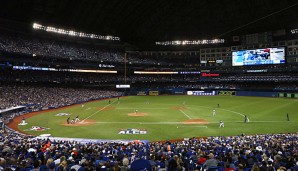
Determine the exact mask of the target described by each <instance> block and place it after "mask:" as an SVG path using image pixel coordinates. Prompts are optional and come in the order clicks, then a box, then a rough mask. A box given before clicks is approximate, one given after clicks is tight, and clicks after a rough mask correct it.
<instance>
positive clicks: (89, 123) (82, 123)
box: [62, 119, 96, 126]
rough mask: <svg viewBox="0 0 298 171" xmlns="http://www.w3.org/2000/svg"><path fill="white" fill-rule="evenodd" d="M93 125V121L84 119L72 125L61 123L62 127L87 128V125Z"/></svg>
mask: <svg viewBox="0 0 298 171" xmlns="http://www.w3.org/2000/svg"><path fill="white" fill-rule="evenodd" d="M95 123H96V121H95V120H91V119H86V120H83V121H79V122H76V123H74V124H67V123H66V122H64V123H62V125H64V126H89V125H93V124H95Z"/></svg>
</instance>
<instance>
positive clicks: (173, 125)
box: [14, 96, 298, 141]
mask: <svg viewBox="0 0 298 171" xmlns="http://www.w3.org/2000/svg"><path fill="white" fill-rule="evenodd" d="M213 110H214V115H213ZM245 115H246V116H247V122H246V123H244V120H245V117H244V116H245ZM287 115H288V117H287ZM76 116H78V118H79V120H80V121H76V122H75V123H71V121H72V120H75V118H76ZM68 118H69V124H68V123H67V119H68ZM220 121H223V122H224V127H219V122H220ZM20 122H21V119H20V118H19V119H15V121H14V124H19V123H20ZM26 123H28V124H26V125H17V129H18V130H19V131H20V132H23V133H26V134H32V135H40V134H51V136H54V137H69V138H89V139H109V140H120V139H121V140H149V141H160V140H173V139H183V138H190V137H206V136H223V135H225V136H232V135H241V134H245V135H250V134H267V133H288V132H291V133H293V132H298V100H295V99H288V98H263V97H240V96H128V97H121V98H119V99H117V98H113V99H105V100H98V101H92V102H86V103H84V104H83V105H82V104H79V105H73V106H69V107H64V108H61V109H55V110H47V111H43V112H38V113H32V114H27V115H26Z"/></svg>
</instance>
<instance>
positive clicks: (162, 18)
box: [0, 0, 298, 46]
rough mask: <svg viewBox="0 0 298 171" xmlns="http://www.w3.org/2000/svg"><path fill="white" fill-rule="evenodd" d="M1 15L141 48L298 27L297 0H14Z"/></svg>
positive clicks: (5, 4)
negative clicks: (119, 41)
mask: <svg viewBox="0 0 298 171" xmlns="http://www.w3.org/2000/svg"><path fill="white" fill-rule="evenodd" d="M0 18H1V19H5V20H13V21H18V22H24V23H28V24H30V25H32V23H33V22H38V23H41V24H44V25H52V26H55V27H58V28H60V27H62V28H66V29H74V30H77V31H82V32H89V33H94V34H100V35H112V36H119V37H120V38H121V40H122V41H123V42H129V43H130V44H134V45H138V46H142V45H143V46H148V45H154V42H155V41H165V40H184V39H187V40H193V39H210V38H221V37H224V36H231V35H239V34H245V33H257V32H262V31H268V30H275V29H280V28H287V27H289V26H295V25H296V24H297V18H298V2H297V1H296V0H280V1H276V0H85V1H83V0H46V1H45V0H32V1H28V0H10V1H3V2H1V6H0Z"/></svg>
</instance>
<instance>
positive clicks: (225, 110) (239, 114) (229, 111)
mask: <svg viewBox="0 0 298 171" xmlns="http://www.w3.org/2000/svg"><path fill="white" fill-rule="evenodd" d="M220 110H224V111H228V112H232V113H235V114H238V115H241V116H243V117H245V115H244V114H242V113H239V112H235V111H232V110H228V109H220ZM247 122H251V121H250V120H249V118H248V117H247Z"/></svg>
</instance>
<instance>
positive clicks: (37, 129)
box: [24, 126, 50, 131]
mask: <svg viewBox="0 0 298 171" xmlns="http://www.w3.org/2000/svg"><path fill="white" fill-rule="evenodd" d="M48 129H50V128H46V127H41V126H32V127H31V128H29V129H25V130H24V131H45V130H48Z"/></svg>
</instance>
